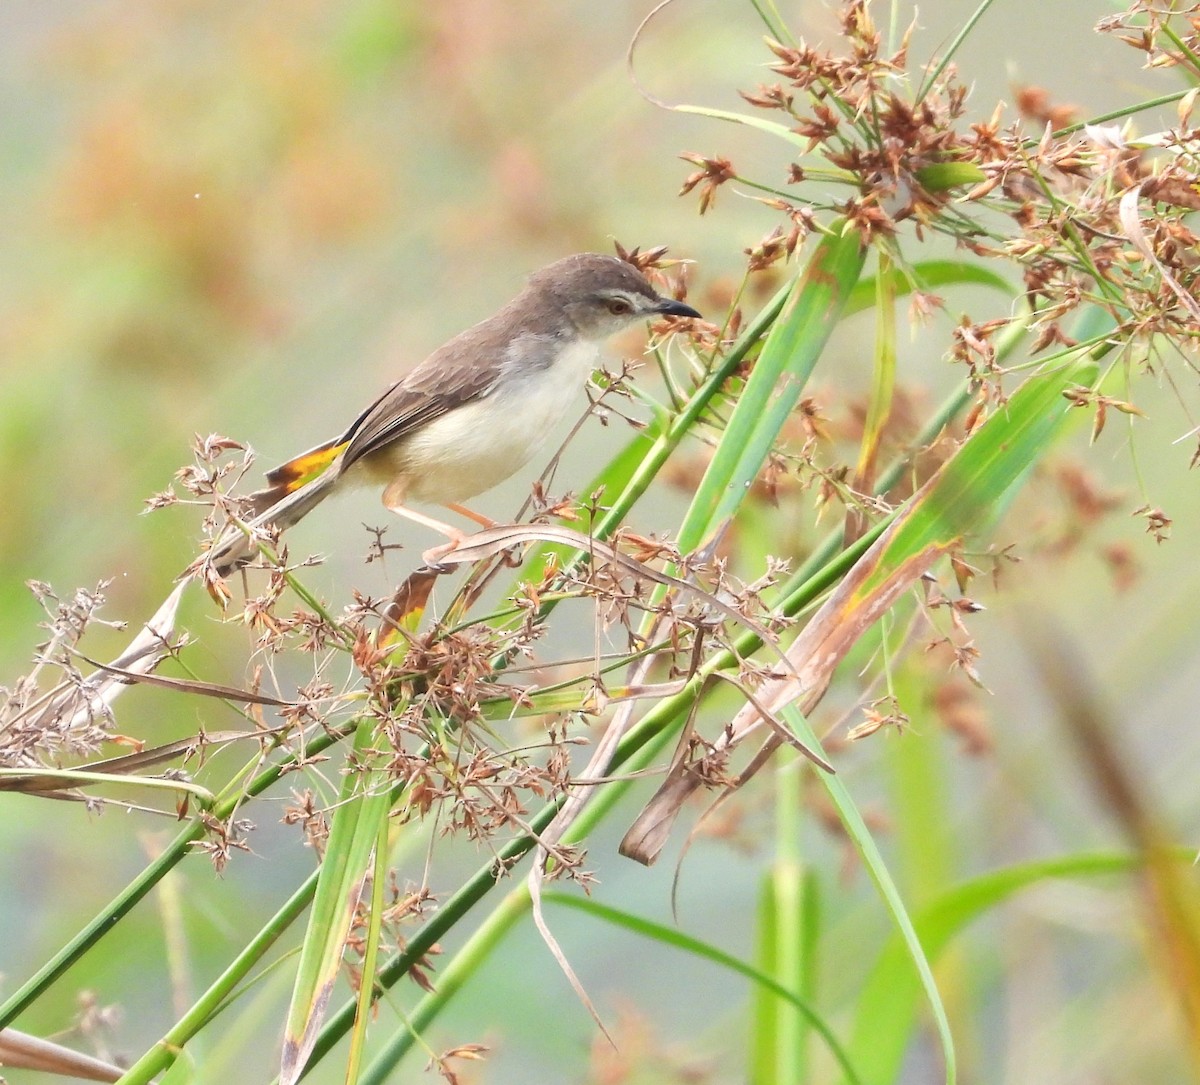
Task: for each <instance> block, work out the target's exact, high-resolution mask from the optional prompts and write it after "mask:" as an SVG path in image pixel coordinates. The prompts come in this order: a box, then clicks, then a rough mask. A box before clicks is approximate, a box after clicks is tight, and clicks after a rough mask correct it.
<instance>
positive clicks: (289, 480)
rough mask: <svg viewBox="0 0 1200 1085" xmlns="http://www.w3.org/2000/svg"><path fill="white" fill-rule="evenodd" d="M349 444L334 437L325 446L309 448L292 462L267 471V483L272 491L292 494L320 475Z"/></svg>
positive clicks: (289, 461)
mask: <svg viewBox="0 0 1200 1085" xmlns="http://www.w3.org/2000/svg"><path fill="white" fill-rule="evenodd" d="M349 443H350V442H349V441H342V440H340V439H339V438H336V437H335V438H334V439H333V440H332V441H329V442H327V443H326V444H323V445H318V446H317V447H316V448H311V449H309V450H308V451H307V452H305V453H302V454H301V455H299V456H297V457H296V458H295V459H294V460H288V462H287V463H284V464H280V465H279V466H278V467H276V468H275V470H273V471H268V472H267V481H268V482H269V483H270V484H271V488H272V489H277V488H282V490H283V493H285V494H290V493H294V492H295V491H296V490H298V489H300V487H301V486H303V485H305V484H306V483H308V482H311V481H312V480H313V479H314V478H316V477H317V476H318V475H320V474H322V473H323V472H324V471H325V470H326V468H328V467H329V465H330V464H331V463H333V461H334V460H336V459H337V458H338V456H340V455H341V454H342V450H343V449H344V448H345V447H346V446H347V445H348V444H349Z"/></svg>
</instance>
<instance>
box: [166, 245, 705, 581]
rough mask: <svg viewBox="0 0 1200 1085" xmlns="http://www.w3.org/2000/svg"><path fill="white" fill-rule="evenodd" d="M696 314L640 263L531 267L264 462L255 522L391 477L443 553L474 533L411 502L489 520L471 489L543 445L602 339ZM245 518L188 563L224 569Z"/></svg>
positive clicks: (250, 550) (386, 491) (237, 546)
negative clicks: (485, 309)
mask: <svg viewBox="0 0 1200 1085" xmlns="http://www.w3.org/2000/svg"><path fill="white" fill-rule="evenodd" d="M662 316H669V317H678V318H692V319H699V318H700V313H699V312H697V311H696V310H695V309H693V308H692V307H691V306H690V305H687V304H685V303H684V302H682V301H678V300H676V299H674V298H668V297H663V296H662V295H660V294H659V293H658V292H657V291H656V290H655V289H654V287H653V286H652V285H651V284H650V282H649V280H648V279H647V278H646V276H645V275H644V274H643V273H642V272H641V271H640V270H638V268H637V267H635V266H634V265H633V264H632V263H630V262H628V261H626V260H623V259H620V258H618V257H616V256H607V255H601V254H598V253H590V252H585V253H578V254H576V255H574V256H568V257H565V258H563V259H560V260H556V261H555V262H554V263H552V264H549V265H547V266H546V267H543V268H542V269H541V270H539V271H536V272H534V273H533V274H532V275H531V276H529V279H528V281H527V283H526V285H525V288H524V289H523V290H522V291H521V292H520V293H519V294H518V295H517V296H516V297H515V298H514V299H513V300H512V301H510V302H509V303H508V304H507V305H505V306H504V307H503V308H501V309H500V310H499V311H497V312H496V313H494V314H493V315H492V316H490V317H488V318H487V319H485V320H483V321H481V322H480V323H478V324H476V325H475V326H474V327H471V328H468V329H467V330H466V331H464V332H461V333H460V334H459V335H457V336H455V337H454V338H453V339H451V340H449V341H448V342H447V343H445V344H444V345H442V346H441V347H439V348H438V349H437V350H435V351H434V352H433V353H432V354H430V355H429V356H428V357H427V358H426V359H425V360H424V361H423V362H421V363H420V364H419V365H417V366H416V368H414V369H412V370H411V371H410V372H409V373H407V374H406V375H405V376H403V377H401V378H400V380H398V381H396V383H395V384H393V385H392V386H391V387H390V388H388V389H387V390H386V391H385V392H384V393H383V394H382V395H380V396H379V397H378V398H377V399H376V400H375V401H374V402H373V403H371V404H370V406H368V407H367V408H366V409H365V410H364V411H363V412H362V413H361V414H359V416H358V417H357V418H355V419H354V421H353V422H351V423H350V425H349V427H347V428H346V429H345V430H344V431H343V432H342V433H341V434H339V435H338V436H337V437H334V438H332V439H331V440H328V441H324V442H322V443H321V444H319V445H317V446H316V447H315V448H311V449H309V450H308V451H307V452H303V453H301V454H300V455H299V456H296V457H295V458H293V459H290V460H288V461H287V463H284V464H282V465H280V466H279V467H276V468H275V469H274V470H273V471H268V472H267V475H266V481H267V486H266V487H265V488H264V489H261V490H259V491H257V492H256V493H253V494H251V495H250V496H249V498H248V503H249V508H250V513H249V516H250V519H249V523H248V526H249V527H250V528H251V529H252V533H253V532H254V531H259V530H262V529H265V528H267V526H268V525H274V527H275V528H276V529H277V530H279V531H282V530H284V529H286V528H290V527H292V526H293V525H294V524H296V523H297V522H299V521H300V520H301V519H302V518H303V517H305V516H307V515H308V514H309V513H310V512H312V510H313V509H315V508H316V507H317V506H318V505H319V504H320V503H321V502H322V501H324V500H325V498H327V497H328V496H329V495H330V494H332V493H333V492H334V491H336V490H340V489H343V488H352V487H361V486H369V485H376V486H380V487H382V496H383V504H384V506H385V507H386V508H388V509H389V510H391V511H392V512H395V513H397V514H399V515H401V516H405V517H407V518H408V519H410V520H413V521H415V522H417V523H419V524H423V525H425V526H426V527H429V528H433V529H434V530H436V531H438V532H439V533H441V534H443V535H444V536H446V537H447V538H448V539H449V540H450V542H449V543H448V544H446V545H445V546H442V547H437V548H434V549H432V550H429V551H426V552H425V554H424V555H423V558H424V560H426V561H427V562H430V563H433V562H434V560H435V558H436V556H437V554H438V553H439V552H440V553H443V554H444V553H445V552H446V551H447V550H449V549H452V548H453V547H454V546H455V545H457V544H458V543H460V542H461V541H462V539H463V538H464V537H465V535H464V533H463V532H462V531H460V530H459V529H457V528H455V527H453V526H451V525H449V524H446V523H443V522H442V521H440V520H437V519H434V518H433V517H431V516H427V515H425V514H423V513H421V512H418V511H417V510H415V509H412V508H410V507H409V503H410V502H421V503H432V504H437V505H442V506H445V507H447V508H449V509H451V510H452V511H454V512H456V513H458V514H460V515H463V516H465V517H467V518H468V519H471V520H473V521H475V522H477V523H479V524H482V525H483V526H492V521H490V520H488V519H487V518H486V517H482V516H480V515H479V514H477V513H475V512H473V511H472V510H470V509H468V508H467V507H466V506H464V505H463V504H462V502H464V501H467V500H469V499H470V498H472V497H475V496H476V495H477V494H480V493H483V492H484V491H486V490H490V489H491V488H492V487H493V486H496V485H497V484H499V483H500V482H503V481H504V480H505V479H506V478H508V477H509V476H510V475H512V474H513V473H515V472H516V471H518V470H519V469H520V468H521V467H523V466H524V465H525V464H526V463H528V462H529V460H530V459H531V458H532V457H533V456H534V455H535V454H536V452H537V450H538V449H539V447H541V445H542V443H543V442H544V440H545V439H546V437H547V435H548V434H549V433H550V432H552V431H553V430H554V428H555V424H556V423H557V422H558V421H559V419H561V418H562V416H563V415H564V414H565V412H566V411H567V410H568V409H569V407H570V404H571V400H572V398H573V397H574V395H575V393H576V392H577V391H578V389H579V388H580V387H581V386H582V385H583V383H584V382H585V381H586V380H587V378H588V377H589V376H590V375H591V373H592V371H593V370H594V369H595V368H596V366H597V364H598V363H599V360H600V350H601V346H602V345H603V343H604V341H605V340H607V339H609V338H610V337H611V336H613V335H615V334H616V333H618V332H621V331H624V330H625V329H627V328H629V327H630V326H632V325H634V324H636V323H638V322H639V321H644V320H646V319H648V318H653V317H662ZM256 552H257V547H256V546H255V544H254V543H253V542H252V540H251V537H250V536H248V535H247V534H246V532H245V531H243V530H242V529H240V528H239V527H237V526H236V525H234V526H232V527H230V528H228V529H227V530H226V531H225V532H223V533H221V534H219V535H218V536H217V538H216V539H214V541H213V543H212V544H211V546H210V547H209V549H208V551H207V552H206V553H205V554H204V555H202V556H201V558H200V559H198V561H197V562H195V563H193V565H192V566H191V567H189V571H190V572H195V571H196V570H197V569H199V568H200V567H202V566H204V567H207V568H208V569H210V570H211V571H213V572H215V573H216V574H217V576H218V577H224V576H227V575H228V574H229V573H230V572H231V571H233V570H234V569H237V568H239V567H241V566H243V565H245V564H246V563H248V562H249V561H250V560H251V558H252V557H253V556H254V555H255V554H256Z"/></svg>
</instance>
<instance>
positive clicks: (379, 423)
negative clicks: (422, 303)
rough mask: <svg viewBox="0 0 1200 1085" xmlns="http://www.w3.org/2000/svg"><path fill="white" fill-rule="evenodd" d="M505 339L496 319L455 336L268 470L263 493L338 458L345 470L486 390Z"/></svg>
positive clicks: (301, 481) (300, 481)
mask: <svg viewBox="0 0 1200 1085" xmlns="http://www.w3.org/2000/svg"><path fill="white" fill-rule="evenodd" d="M503 339H504V336H503V329H501V328H497V327H496V326H495V322H494V321H484V322H483V323H482V324H478V325H476V326H475V327H474V328H470V329H468V330H467V331H465V332H463V333H462V334H461V335H459V336H457V337H455V338H454V339H451V340H450V342H448V343H446V344H445V345H444V346H442V347H440V348H439V349H438V350H436V351H434V352H433V354H431V355H430V356H429V357H428V358H426V359H425V361H423V362H422V363H421V364H420V365H419V366H417V368H416V369H414V370H413V371H412V372H411V373H409V374H407V375H406V376H405V377H403V378H401V379H400V380H398V381H397V382H396V383H395V384H393V385H392V386H391V387H390V388H388V389H387V390H386V391H385V392H384V393H383V394H382V395H381V396H379V398H378V399H376V400H375V402H374V403H372V404H371V405H370V406H369V407H367V409H366V410H364V411H363V412H362V413H361V414H360V415H359V416H358V417H357V418H356V419H355V420H354V421H353V422H352V423H351V424H350V426H349V428H348V429H346V430H345V432H343V433H342V434H341V435H340V436H338V437H334V438H332V439H331V440H328V441H325V442H324V443H322V444H319V445H317V446H316V447H315V448H310V449H309V450H308V451H307V452H302V453H301V454H300V455H299V456H296V457H294V458H293V459H290V460H288V461H287V463H283V464H280V465H279V466H278V467H276V468H275V469H274V470H272V471H268V472H267V482H268V483H269V484H270V488H269V489H268V490H264V491H262V493H263V495H264V496H266V495H270V496H271V497H272V498H273V499H277V498H278V497H279V496H282V495H283V494H288V493H293V492H294V491H296V490H298V489H299V488H300V487H301V486H304V485H305V484H306V483H308V482H311V481H312V480H313V479H314V478H316V477H317V476H318V475H321V474H323V473H324V472H325V471H326V470H327V469H328V468H329V467H331V466H332V465H333V463H334V461H335V460H340V467H341V470H345V469H346V468H347V467H349V466H350V465H351V464H353V463H355V462H357V461H358V460H361V459H362V458H363V457H364V456H369V455H370V454H371V453H372V452H378V451H379V450H380V449H381V448H384V447H385V446H387V445H389V444H391V443H392V442H393V441H397V440H399V439H400V438H402V437H405V436H407V435H408V434H410V433H413V432H415V431H416V430H418V429H420V428H421V427H422V426H424V425H426V424H427V423H429V422H432V421H433V420H434V419H435V418H440V417H441V416H442V415H444V414H446V413H447V412H449V411H451V410H453V409H454V408H455V407H458V406H461V405H462V404H464V403H469V402H471V401H472V400H474V399H478V398H479V397H480V396H483V395H486V394H487V393H488V392H489V391H491V389H492V387H493V386H494V385H495V383H496V379H497V376H498V374H497V372H496V368H495V367H494V366H492V365H489V364H487V363H488V361H489V360H490V359H491V357H494V356H495V354H496V353H498V352H502V351H503V350H504V349H505V345H506V344H505V343H504V342H503ZM267 504H270V502H269V501H268V502H267Z"/></svg>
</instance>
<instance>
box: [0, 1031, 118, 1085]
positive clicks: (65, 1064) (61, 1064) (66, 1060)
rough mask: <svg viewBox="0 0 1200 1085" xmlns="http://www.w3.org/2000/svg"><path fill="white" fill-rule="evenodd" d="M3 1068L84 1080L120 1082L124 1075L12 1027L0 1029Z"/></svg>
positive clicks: (110, 1065)
mask: <svg viewBox="0 0 1200 1085" xmlns="http://www.w3.org/2000/svg"><path fill="white" fill-rule="evenodd" d="M0 1066H2V1067H5V1068H10V1067H11V1068H12V1069H14V1070H38V1071H40V1072H41V1073H43V1074H57V1075H59V1076H60V1077H74V1078H83V1079H84V1080H85V1081H119V1080H120V1079H121V1078H122V1077H124V1075H125V1071H124V1070H122V1069H121V1068H120V1067H119V1066H114V1065H113V1064H112V1063H110V1062H104V1061H103V1060H102V1059H96V1058H93V1057H92V1056H91V1055H84V1054H81V1053H80V1052H78V1051H72V1050H71V1049H70V1048H69V1047H63V1046H62V1045H61V1044H55V1043H51V1042H50V1041H49V1040H41V1039H39V1038H38V1037H36V1036H30V1035H28V1034H27V1033H24V1032H18V1031H17V1030H16V1029H11V1028H6V1029H0Z"/></svg>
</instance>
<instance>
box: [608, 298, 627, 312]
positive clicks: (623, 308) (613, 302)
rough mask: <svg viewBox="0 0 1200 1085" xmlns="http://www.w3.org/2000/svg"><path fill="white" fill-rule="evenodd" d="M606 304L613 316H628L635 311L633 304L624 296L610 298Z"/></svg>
mask: <svg viewBox="0 0 1200 1085" xmlns="http://www.w3.org/2000/svg"><path fill="white" fill-rule="evenodd" d="M606 304H607V306H608V311H609V312H610V313H612V315H613V316H628V315H629V314H630V313H632V312H633V306H632V305H630V304H629V302H627V301H626V300H625V299H624V298H609V299H608V301H607V302H606Z"/></svg>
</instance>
